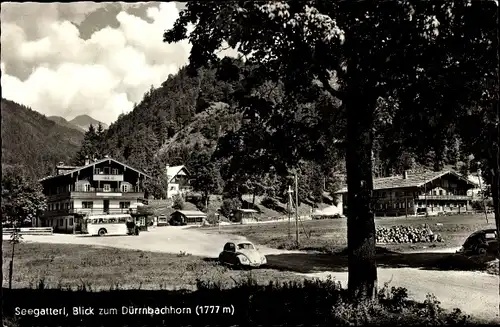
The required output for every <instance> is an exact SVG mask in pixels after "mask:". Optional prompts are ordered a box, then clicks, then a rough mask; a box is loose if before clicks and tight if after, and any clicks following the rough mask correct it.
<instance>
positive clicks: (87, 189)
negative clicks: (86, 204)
mask: <svg viewBox="0 0 500 327" xmlns="http://www.w3.org/2000/svg"><path fill="white" fill-rule="evenodd" d="M83 191H84V192H90V183H87V184H83Z"/></svg>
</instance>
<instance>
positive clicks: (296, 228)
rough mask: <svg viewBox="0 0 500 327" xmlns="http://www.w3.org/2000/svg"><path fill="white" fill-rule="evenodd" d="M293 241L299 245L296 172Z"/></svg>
mask: <svg viewBox="0 0 500 327" xmlns="http://www.w3.org/2000/svg"><path fill="white" fill-rule="evenodd" d="M295 240H296V241H297V246H298V245H299V186H298V183H297V171H295Z"/></svg>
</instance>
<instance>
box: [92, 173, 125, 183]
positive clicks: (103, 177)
mask: <svg viewBox="0 0 500 327" xmlns="http://www.w3.org/2000/svg"><path fill="white" fill-rule="evenodd" d="M93 180H94V181H105V182H123V175H112V174H94V176H93Z"/></svg>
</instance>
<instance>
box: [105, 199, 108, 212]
mask: <svg viewBox="0 0 500 327" xmlns="http://www.w3.org/2000/svg"><path fill="white" fill-rule="evenodd" d="M104 213H109V200H104Z"/></svg>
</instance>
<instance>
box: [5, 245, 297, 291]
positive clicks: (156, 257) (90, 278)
mask: <svg viewBox="0 0 500 327" xmlns="http://www.w3.org/2000/svg"><path fill="white" fill-rule="evenodd" d="M3 246H4V248H3V256H4V264H3V271H4V281H3V282H4V284H3V285H4V287H6V286H8V271H9V262H10V256H11V244H10V243H9V242H8V241H4V243H3ZM250 276H251V277H253V278H254V279H256V280H257V282H258V283H263V284H267V283H268V282H269V281H271V280H272V281H275V280H277V279H279V280H281V281H285V280H301V278H299V277H298V276H296V275H294V274H292V273H290V272H280V271H276V270H270V269H257V270H252V271H237V270H229V269H226V268H225V267H222V266H220V265H218V264H217V263H216V262H213V261H206V260H204V259H203V258H200V257H196V256H190V255H180V254H166V253H153V252H142V251H131V250H122V249H114V248H107V247H102V248H100V247H94V246H84V245H71V244H45V243H21V244H18V245H16V252H15V258H14V274H13V283H12V284H13V287H15V288H22V287H35V288H36V287H38V286H39V284H40V283H41V282H42V283H43V284H44V286H45V287H47V288H59V287H63V288H68V287H71V288H72V289H78V288H82V287H83V286H85V287H86V289H89V288H91V289H92V290H103V289H106V290H109V289H110V288H111V287H114V288H119V289H138V288H142V289H194V288H195V287H196V280H197V279H200V280H202V281H211V282H216V283H220V284H221V286H222V287H224V288H226V287H232V286H234V285H235V284H236V283H237V282H241V281H244V280H246V279H248V278H249V277H250Z"/></svg>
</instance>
